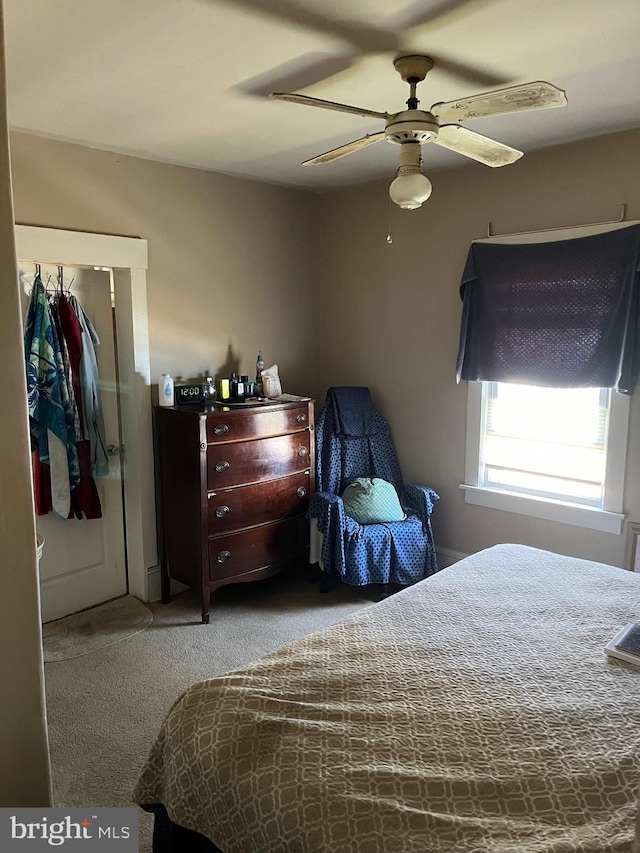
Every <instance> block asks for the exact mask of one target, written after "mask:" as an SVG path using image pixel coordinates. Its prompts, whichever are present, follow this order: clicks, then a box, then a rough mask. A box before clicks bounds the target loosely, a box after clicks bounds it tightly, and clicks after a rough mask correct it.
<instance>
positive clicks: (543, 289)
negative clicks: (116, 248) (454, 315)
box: [456, 224, 640, 394]
mask: <svg viewBox="0 0 640 853" xmlns="http://www.w3.org/2000/svg"><path fill="white" fill-rule="evenodd" d="M639 290H640V225H637V224H635V225H630V226H627V227H623V228H617V229H615V230H610V231H606V232H605V233H599V234H593V235H591V236H588V237H577V238H574V239H569V240H555V241H551V242H540V243H517V244H514V243H488V242H487V243H482V242H478V243H473V244H472V246H471V249H470V250H469V255H468V257H467V263H466V266H465V269H464V274H463V276H462V282H461V285H460V296H461V298H462V300H463V309H462V322H461V327H460V348H459V351H458V363H457V371H456V375H457V379H458V381H460V379H469V380H483V381H488V382H518V383H521V384H523V385H544V386H547V387H555V388H583V387H597V388H615V389H616V390H617V391H620V392H621V393H623V394H631V393H633V390H634V388H635V384H636V380H637V378H638V373H639V371H640V295H639Z"/></svg>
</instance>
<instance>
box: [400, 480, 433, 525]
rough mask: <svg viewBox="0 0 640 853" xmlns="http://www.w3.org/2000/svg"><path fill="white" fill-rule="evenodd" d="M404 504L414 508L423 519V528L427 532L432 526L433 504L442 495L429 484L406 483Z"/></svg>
mask: <svg viewBox="0 0 640 853" xmlns="http://www.w3.org/2000/svg"><path fill="white" fill-rule="evenodd" d="M402 497H403V504H405V506H406V507H407V508H408V509H411V510H413V512H415V514H416V515H417V516H418V518H419V519H420V520H421V521H422V528H423V530H424V531H425V533H426V532H427V529H428V528H430V526H431V525H430V523H429V519H430V518H431V513H432V512H433V506H434V504H435V502H436V501H438V500H440V495H438V494H436V492H434V491H433V489H430V488H428V487H427V486H419V485H418V484H417V483H406V484H405V487H404V491H403V494H402Z"/></svg>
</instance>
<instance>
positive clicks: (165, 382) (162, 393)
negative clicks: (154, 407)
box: [158, 373, 173, 406]
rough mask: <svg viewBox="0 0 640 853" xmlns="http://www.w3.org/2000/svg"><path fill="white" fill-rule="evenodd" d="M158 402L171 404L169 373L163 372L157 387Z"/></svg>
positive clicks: (171, 388) (165, 404) (171, 392)
mask: <svg viewBox="0 0 640 853" xmlns="http://www.w3.org/2000/svg"><path fill="white" fill-rule="evenodd" d="M158 391H159V393H158V402H159V403H160V405H161V406H173V379H172V378H171V374H170V373H163V374H162V379H161V380H160V387H159V388H158Z"/></svg>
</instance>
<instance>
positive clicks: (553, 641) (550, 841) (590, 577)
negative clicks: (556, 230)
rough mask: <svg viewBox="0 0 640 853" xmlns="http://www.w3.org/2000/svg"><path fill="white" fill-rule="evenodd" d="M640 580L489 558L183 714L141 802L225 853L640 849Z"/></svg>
mask: <svg viewBox="0 0 640 853" xmlns="http://www.w3.org/2000/svg"><path fill="white" fill-rule="evenodd" d="M630 621H640V576H638V575H636V574H633V573H631V572H625V571H624V570H622V569H617V568H612V567H610V566H604V565H602V564H599V563H591V562H587V561H583V560H576V559H572V558H568V557H563V556H559V555H557V554H552V553H549V552H546V551H540V550H537V549H533V548H528V547H524V546H518V545H500V546H496V547H494V548H490V549H488V550H486V551H483V552H480V553H478V554H476V555H473V556H471V557H468V558H467V559H465V560H463V561H461V562H459V563H457V564H455V565H454V566H451V567H449V568H447V569H445V570H444V571H441V572H440V573H438V574H437V575H434V576H433V577H430V578H428V579H426V580H424V581H422V582H421V583H419V584H417V585H416V586H412V587H410V588H408V589H406V590H404V591H402V592H400V593H398V594H397V595H395V596H393V597H391V598H389V599H387V600H386V601H384V602H382V603H380V604H377V605H374V606H372V607H371V608H367V609H366V610H364V611H361V612H360V613H359V614H357V615H355V616H354V617H352V618H349V619H347V620H345V621H343V622H341V623H339V624H337V625H335V626H333V627H331V628H328V629H326V630H324V631H322V632H319V633H317V634H314V635H312V636H310V637H307V638H305V639H302V640H300V641H298V642H295V643H293V644H291V645H289V646H287V647H285V648H283V649H281V650H279V651H278V652H275V653H273V654H270V655H268V656H266V657H264V658H262V659H261V660H259V661H257V662H256V663H254V664H252V665H250V666H248V667H246V668H244V669H240V670H236V671H234V672H230V673H228V674H227V675H224V676H221V677H218V678H214V679H211V680H209V681H205V682H202V683H200V684H196V685H194V686H193V687H191V688H190V689H189V690H188V691H187V692H186V693H185V694H184V695H183V696H182V697H181V698H180V699H179V700H178V701H177V702H176V704H175V706H174V707H173V709H172V710H171V711H170V713H169V714H168V716H167V718H166V720H165V722H164V724H163V726H162V729H161V731H160V733H159V735H158V738H157V741H156V743H155V746H154V747H153V750H152V752H151V755H150V757H149V759H148V762H147V765H146V766H145V768H144V770H143V771H142V774H141V776H140V779H139V782H138V785H137V788H136V791H135V801H136V802H137V803H140V804H141V805H151V804H163V805H164V806H165V807H166V809H167V811H168V814H169V816H170V817H171V819H172V820H173V821H175V822H176V823H178V824H180V825H182V826H184V827H187V828H188V829H193V830H196V831H197V832H200V833H202V834H203V835H204V836H206V837H207V838H208V839H210V840H211V841H212V842H213V843H214V844H215V845H217V846H218V847H219V848H220V849H221V850H222V851H223V853H325V851H326V853H329V851H331V853H382V851H384V853H411V852H412V851H415V853H418V851H419V853H426V851H432V853H445V851H446V853H451V852H452V851H456V853H482V852H483V851H487V853H489V851H490V853H507V851H508V853H516V851H517V853H525V852H526V853H574V851H581V853H586V851H592V853H596V851H597V853H607V851H611V852H612V853H613V851H616V853H618V851H619V852H620V853H622V851H625V853H629V851H631V850H632V846H633V837H634V823H635V816H636V805H637V797H638V787H639V783H640V668H638V669H636V668H634V667H633V666H630V665H628V664H624V663H619V662H611V661H610V660H608V659H607V658H605V655H604V653H603V647H604V646H605V645H606V643H607V642H608V641H609V640H610V639H611V638H612V637H613V636H614V634H615V633H616V632H617V631H618V630H619V629H620V628H621V627H623V626H624V625H625V624H626V623H627V622H630Z"/></svg>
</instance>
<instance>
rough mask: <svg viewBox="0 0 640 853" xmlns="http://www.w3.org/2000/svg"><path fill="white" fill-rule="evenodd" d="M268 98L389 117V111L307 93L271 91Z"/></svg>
mask: <svg viewBox="0 0 640 853" xmlns="http://www.w3.org/2000/svg"><path fill="white" fill-rule="evenodd" d="M269 97H270V98H275V99H276V100H278V101H289V102H290V103H292V104H305V105H306V106H308V107H321V108H322V109H324V110H337V112H339V113H351V114H352V115H356V116H372V117H373V118H383V119H387V118H389V113H378V112H376V111H375V110H365V109H364V108H361V107H350V106H349V105H348V104H337V103H335V101H323V100H322V99H321V98H310V97H309V96H308V95H290V94H288V93H286V92H272V93H271V94H270V95H269Z"/></svg>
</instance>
